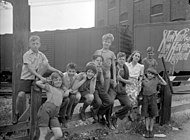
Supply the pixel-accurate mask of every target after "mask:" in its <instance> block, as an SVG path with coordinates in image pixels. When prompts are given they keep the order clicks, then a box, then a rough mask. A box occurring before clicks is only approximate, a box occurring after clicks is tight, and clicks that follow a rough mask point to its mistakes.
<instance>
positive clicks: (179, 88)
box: [173, 85, 190, 93]
mask: <svg viewBox="0 0 190 140" xmlns="http://www.w3.org/2000/svg"><path fill="white" fill-rule="evenodd" d="M173 91H174V93H177V92H181V91H190V85H181V86H174V87H173Z"/></svg>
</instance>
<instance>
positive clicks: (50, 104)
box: [36, 72, 68, 140]
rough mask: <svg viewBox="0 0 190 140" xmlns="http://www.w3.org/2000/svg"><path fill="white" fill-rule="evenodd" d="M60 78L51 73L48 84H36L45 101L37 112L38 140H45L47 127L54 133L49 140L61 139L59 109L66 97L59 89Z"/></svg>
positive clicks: (42, 82)
mask: <svg viewBox="0 0 190 140" xmlns="http://www.w3.org/2000/svg"><path fill="white" fill-rule="evenodd" d="M62 83H63V81H62V77H61V75H60V74H59V73H58V72H53V73H52V74H51V76H50V82H49V83H48V82H44V81H37V82H36V84H37V85H38V86H39V87H40V88H42V89H44V90H45V91H46V95H47V100H46V102H45V103H43V104H42V105H41V107H40V109H39V110H38V114H37V116H38V126H39V129H40V137H39V140H45V137H46V135H47V133H48V130H49V127H50V128H51V130H52V131H53V133H54V136H53V137H52V138H51V140H56V139H59V138H61V137H62V130H61V127H60V123H59V121H58V113H59V108H60V106H61V103H62V100H63V98H64V97H67V96H68V95H66V94H64V91H63V90H62V89H61V86H62Z"/></svg>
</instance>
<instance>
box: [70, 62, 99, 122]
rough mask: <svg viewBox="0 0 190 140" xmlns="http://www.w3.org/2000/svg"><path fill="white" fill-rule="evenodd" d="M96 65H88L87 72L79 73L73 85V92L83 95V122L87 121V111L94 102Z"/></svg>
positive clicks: (81, 112)
mask: <svg viewBox="0 0 190 140" xmlns="http://www.w3.org/2000/svg"><path fill="white" fill-rule="evenodd" d="M96 73H97V70H96V65H95V64H94V63H93V62H89V63H87V64H86V68H85V72H81V73H79V75H78V76H77V79H76V81H75V82H74V84H73V88H72V89H73V90H77V89H78V91H79V92H80V94H81V99H82V101H84V104H83V106H82V107H81V109H80V117H81V120H83V121H85V120H86V115H85V110H86V108H87V107H88V106H89V105H90V104H91V103H92V101H93V100H94V92H95V86H96Z"/></svg>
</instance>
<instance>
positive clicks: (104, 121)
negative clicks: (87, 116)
mask: <svg viewBox="0 0 190 140" xmlns="http://www.w3.org/2000/svg"><path fill="white" fill-rule="evenodd" d="M100 116H101V115H100ZM100 116H99V123H101V124H102V125H106V119H105V118H104V116H101V117H100Z"/></svg>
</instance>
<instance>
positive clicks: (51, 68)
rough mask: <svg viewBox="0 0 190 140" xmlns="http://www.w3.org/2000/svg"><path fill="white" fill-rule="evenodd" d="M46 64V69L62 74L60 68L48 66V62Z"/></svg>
mask: <svg viewBox="0 0 190 140" xmlns="http://www.w3.org/2000/svg"><path fill="white" fill-rule="evenodd" d="M47 66H48V70H50V71H53V72H58V73H59V74H60V75H63V73H62V72H61V71H60V70H58V69H56V68H54V67H52V66H50V64H49V63H48V64H47Z"/></svg>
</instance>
